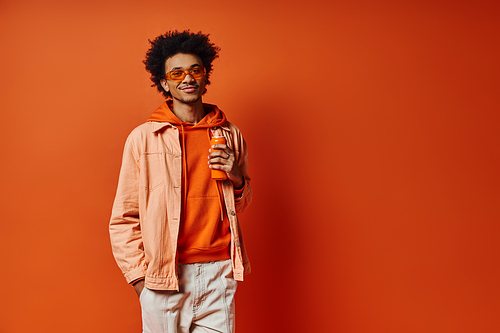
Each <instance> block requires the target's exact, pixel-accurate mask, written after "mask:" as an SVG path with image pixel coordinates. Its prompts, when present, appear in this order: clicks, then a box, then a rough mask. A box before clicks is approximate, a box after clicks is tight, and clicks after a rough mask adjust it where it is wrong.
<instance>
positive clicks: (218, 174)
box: [210, 136, 227, 180]
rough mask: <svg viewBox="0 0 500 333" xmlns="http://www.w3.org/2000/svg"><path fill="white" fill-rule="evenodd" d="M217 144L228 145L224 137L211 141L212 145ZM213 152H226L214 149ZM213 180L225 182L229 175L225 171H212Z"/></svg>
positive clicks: (215, 137) (213, 138)
mask: <svg viewBox="0 0 500 333" xmlns="http://www.w3.org/2000/svg"><path fill="white" fill-rule="evenodd" d="M216 144H226V138H225V137H223V136H214V137H212V139H210V145H211V146H213V145H216ZM212 151H224V150H223V149H215V148H212ZM212 178H213V179H217V180H223V179H226V178H227V174H226V172H225V171H223V170H216V169H212Z"/></svg>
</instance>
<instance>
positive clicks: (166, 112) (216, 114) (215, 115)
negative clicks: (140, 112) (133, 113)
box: [148, 100, 227, 128]
mask: <svg viewBox="0 0 500 333" xmlns="http://www.w3.org/2000/svg"><path fill="white" fill-rule="evenodd" d="M172 104H173V103H172V101H171V100H168V101H166V102H165V103H163V104H162V105H160V107H159V108H158V109H156V110H155V111H154V112H153V114H152V115H151V117H149V119H148V121H158V122H166V123H171V124H172V125H176V126H183V127H184V128H186V127H192V128H209V127H217V126H221V125H223V124H225V123H226V122H227V119H226V115H225V114H224V112H222V111H221V110H220V109H219V108H218V107H217V106H216V105H213V104H206V103H203V108H204V109H205V117H203V119H201V120H200V121H199V122H198V123H197V124H196V125H195V124H192V123H187V122H183V121H182V120H180V119H179V118H177V116H176V115H175V114H174V112H173V111H172V108H173V107H172Z"/></svg>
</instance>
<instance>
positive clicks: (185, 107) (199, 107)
mask: <svg viewBox="0 0 500 333" xmlns="http://www.w3.org/2000/svg"><path fill="white" fill-rule="evenodd" d="M172 102H173V105H172V108H173V110H172V111H173V112H174V114H175V115H176V116H177V118H179V119H180V120H181V121H183V122H186V123H191V124H195V125H196V124H197V123H198V122H199V121H200V120H202V119H203V117H205V109H204V108H203V103H202V102H201V99H199V100H198V101H196V102H194V103H183V102H181V101H178V100H176V99H175V98H174V99H173V100H172Z"/></svg>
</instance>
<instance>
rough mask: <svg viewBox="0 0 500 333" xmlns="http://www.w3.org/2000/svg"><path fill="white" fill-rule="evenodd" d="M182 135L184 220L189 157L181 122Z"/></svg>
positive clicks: (184, 217)
mask: <svg viewBox="0 0 500 333" xmlns="http://www.w3.org/2000/svg"><path fill="white" fill-rule="evenodd" d="M181 135H182V174H183V177H182V178H183V179H182V181H183V182H184V193H183V202H182V205H183V209H182V211H183V220H185V219H186V205H187V158H186V136H185V134H184V126H183V125H182V123H181Z"/></svg>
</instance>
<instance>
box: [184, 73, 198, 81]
mask: <svg viewBox="0 0 500 333" xmlns="http://www.w3.org/2000/svg"><path fill="white" fill-rule="evenodd" d="M193 81H196V80H195V79H194V77H192V76H191V74H186V76H185V77H184V80H182V82H186V83H189V82H193Z"/></svg>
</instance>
